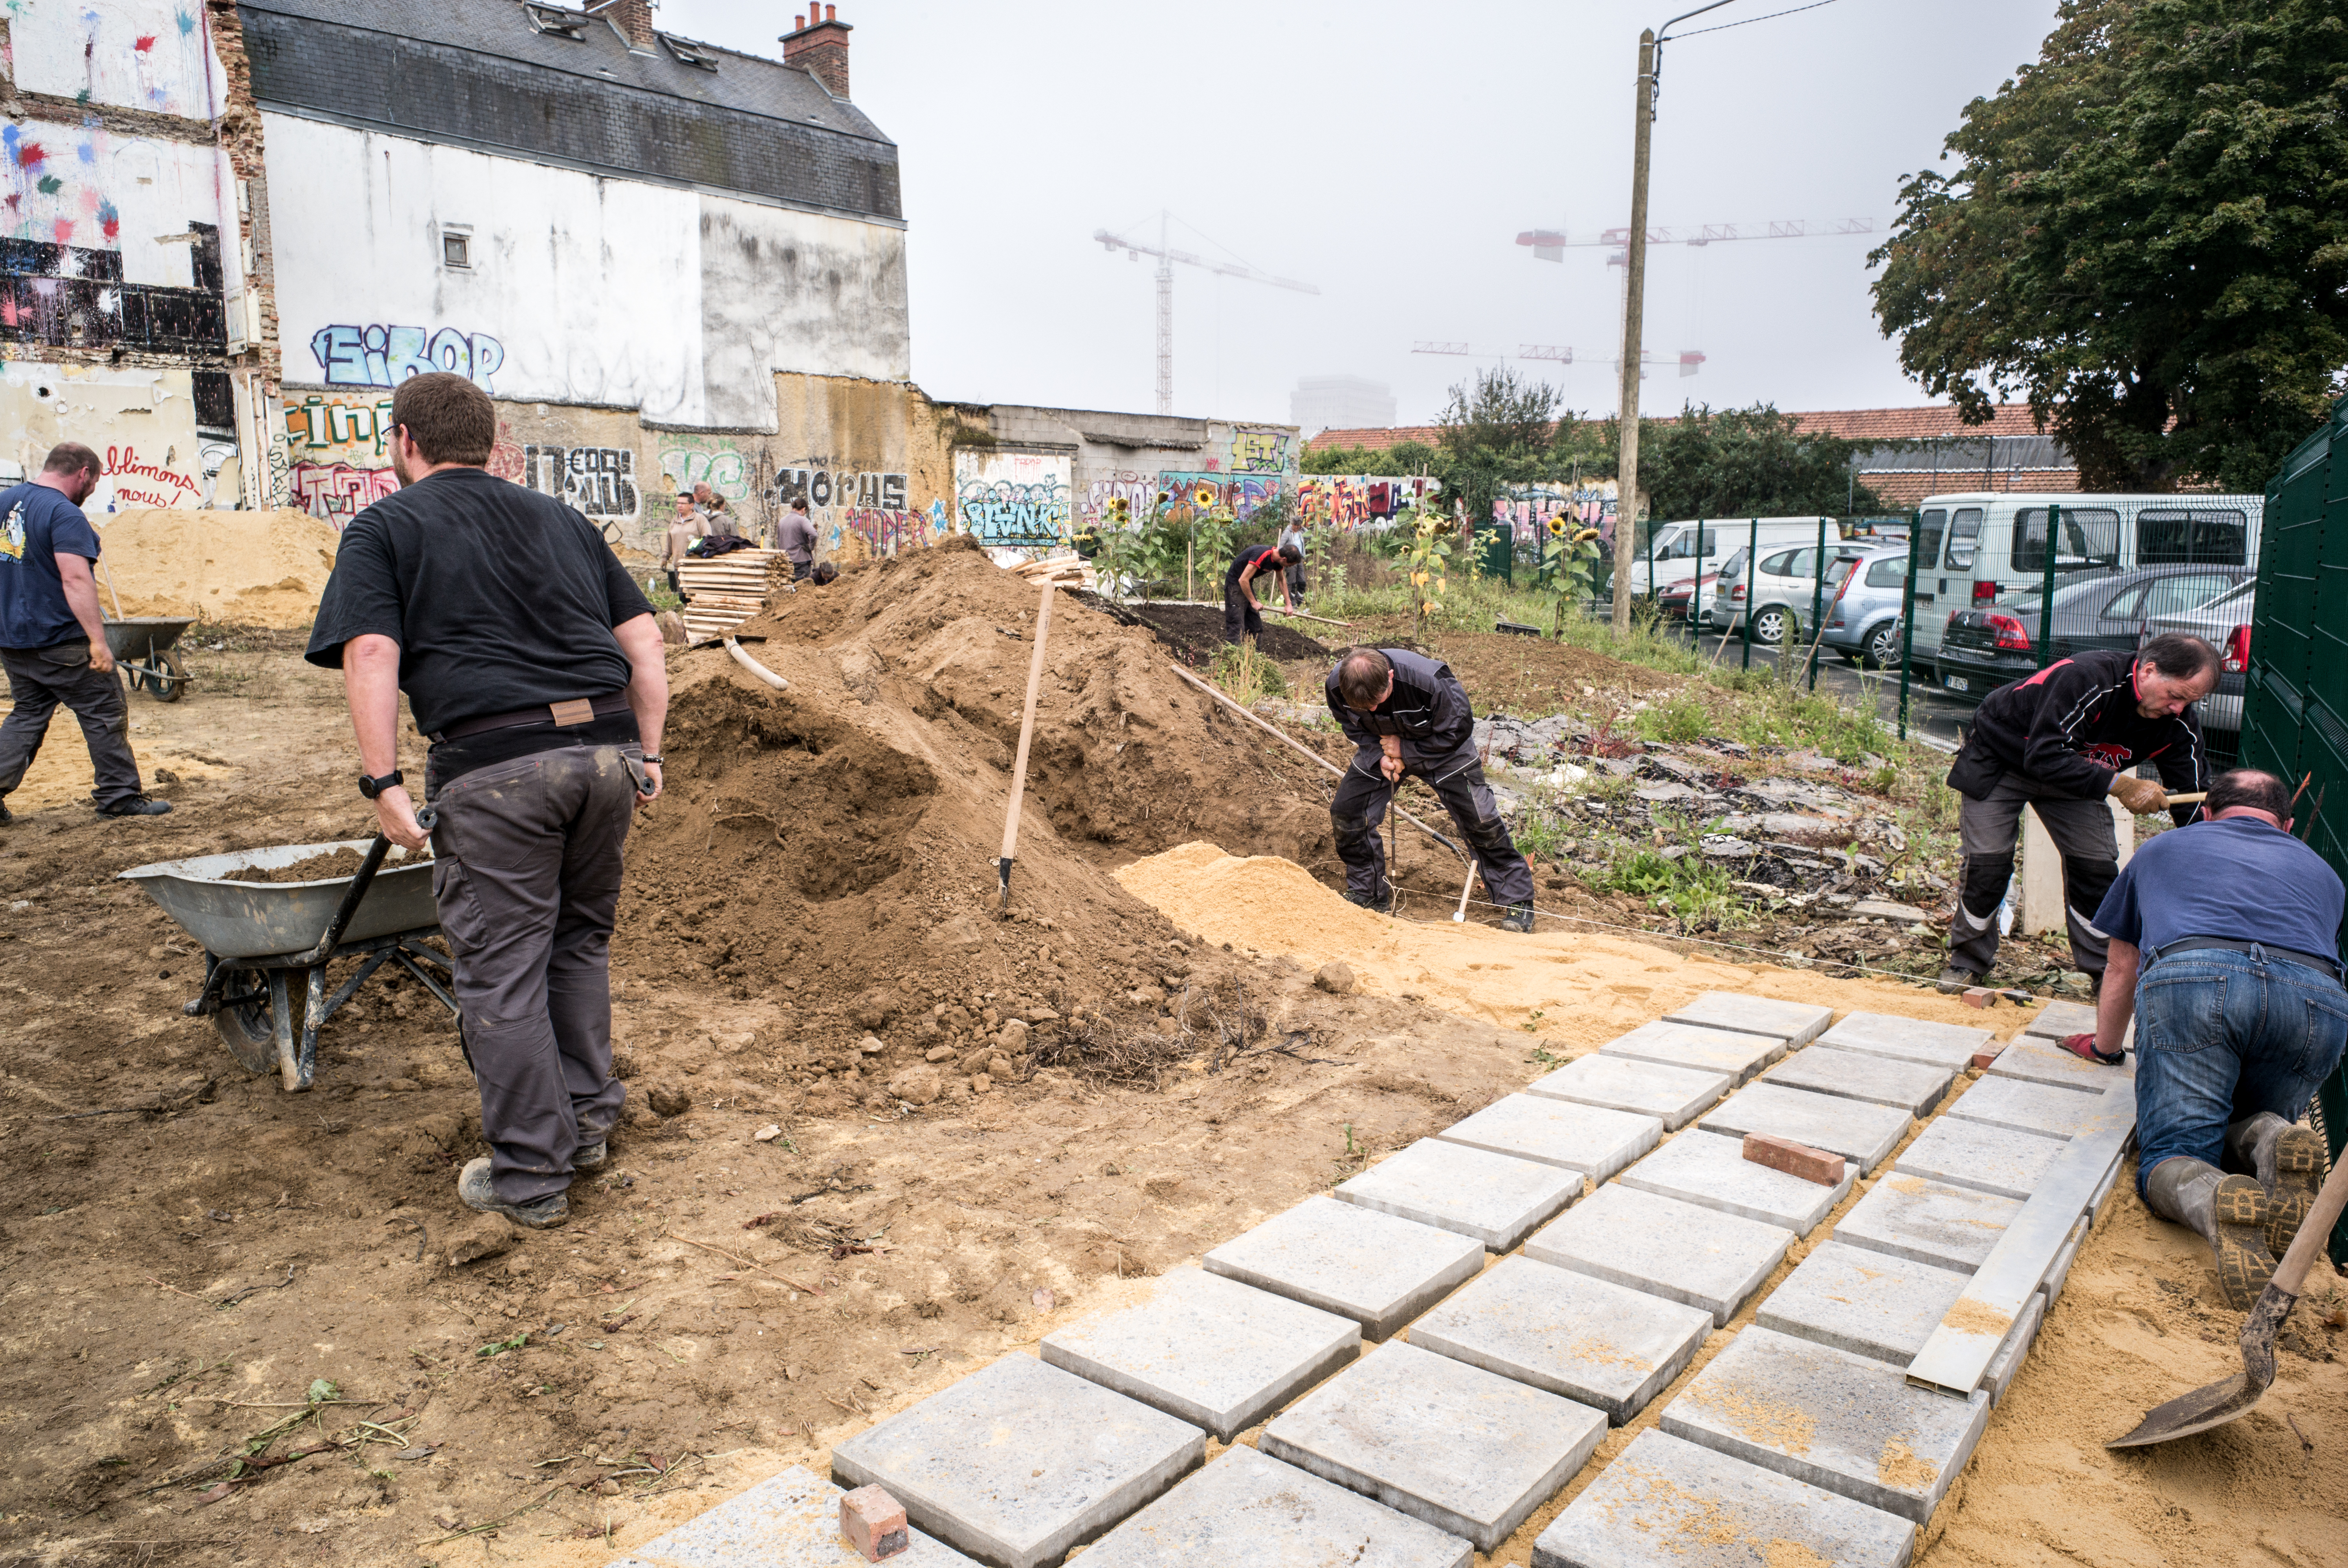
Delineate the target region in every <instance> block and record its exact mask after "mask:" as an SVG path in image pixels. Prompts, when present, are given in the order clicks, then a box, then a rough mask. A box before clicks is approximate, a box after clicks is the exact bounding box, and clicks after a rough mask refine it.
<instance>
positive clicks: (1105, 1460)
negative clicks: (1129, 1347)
mask: <svg viewBox="0 0 2348 1568" xmlns="http://www.w3.org/2000/svg"><path fill="white" fill-rule="evenodd" d="M1206 1450H1207V1434H1206V1433H1205V1432H1203V1431H1200V1430H1199V1429H1198V1428H1197V1427H1194V1426H1192V1425H1190V1424H1189V1422H1187V1421H1179V1420H1177V1419H1174V1418H1173V1417H1172V1416H1169V1415H1167V1414H1165V1413H1164V1412H1162V1411H1159V1410H1153V1409H1150V1408H1149V1407H1148V1405H1145V1404H1143V1403H1141V1402H1140V1401H1139V1400H1138V1399H1127V1398H1126V1397H1125V1396H1124V1395H1122V1394H1118V1393H1114V1392H1112V1391H1110V1390H1109V1389H1104V1388H1102V1387H1101V1386H1100V1385H1099V1384H1097V1383H1092V1382H1087V1381H1086V1379H1084V1378H1079V1377H1077V1376H1076V1374H1075V1373H1073V1372H1064V1371H1062V1370H1061V1369H1060V1368H1057V1367H1047V1366H1045V1364H1044V1363H1043V1362H1041V1361H1038V1360H1036V1359H1035V1358H1033V1357H1030V1356H1020V1355H1011V1356H1005V1357H1004V1358H1002V1359H1001V1360H999V1361H996V1362H994V1363H993V1364H991V1365H989V1366H986V1367H982V1368H979V1369H978V1370H977V1371H975V1372H973V1373H972V1374H971V1375H970V1376H969V1377H967V1378H963V1379H962V1380H961V1381H960V1382H958V1383H953V1384H949V1385H948V1386H947V1387H946V1388H944V1389H941V1390H940V1391H938V1392H937V1393H934V1394H932V1395H931V1396H930V1397H929V1398H928V1399H923V1400H922V1402H921V1403H920V1404H917V1405H914V1406H912V1407H911V1409H904V1410H900V1411H899V1412H898V1413H897V1414H895V1415H893V1416H891V1417H890V1418H889V1419H887V1420H884V1421H881V1422H880V1423H879V1424H878V1425H875V1426H871V1427H867V1428H866V1429H865V1430H863V1431H861V1432H859V1433H858V1434H857V1435H856V1436H854V1437H852V1438H850V1439H849V1440H847V1441H846V1442H844V1443H841V1444H840V1445H839V1446H838V1447H837V1448H835V1449H833V1450H831V1470H832V1475H833V1477H834V1478H835V1479H836V1480H838V1481H842V1482H844V1483H846V1484H848V1485H850V1486H885V1487H887V1488H888V1489H889V1493H890V1495H891V1496H892V1497H894V1498H895V1499H896V1500H897V1501H900V1502H901V1503H903V1504H904V1505H905V1512H906V1513H907V1514H909V1515H911V1518H912V1521H913V1523H914V1524H915V1525H917V1526H919V1527H920V1528H921V1529H922V1530H925V1531H928V1532H930V1533H931V1534H932V1535H936V1536H938V1537H940V1538H941V1539H942V1540H944V1541H945V1542H948V1543H949V1544H951V1545H953V1546H955V1547H958V1548H960V1549H961V1550H962V1551H963V1552H966V1553H970V1554H971V1555H972V1556H973V1557H981V1558H983V1559H985V1560H986V1561H987V1562H989V1563H994V1564H995V1565H996V1568H1041V1565H1042V1564H1045V1563H1057V1562H1059V1561H1060V1559H1061V1558H1062V1557H1063V1556H1064V1555H1066V1553H1067V1551H1068V1549H1069V1548H1070V1547H1072V1546H1075V1545H1076V1544H1078V1543H1079V1542H1086V1541H1089V1540H1091V1539H1092V1538H1093V1537H1094V1536H1096V1535H1098V1534H1099V1533H1100V1532H1103V1531H1105V1530H1107V1528H1108V1527H1109V1526H1111V1525H1113V1524H1115V1523H1116V1522H1117V1521H1118V1520H1120V1519H1123V1518H1124V1517H1125V1516H1126V1515H1127V1514H1128V1513H1131V1512H1133V1511H1134V1510H1135V1509H1138V1508H1139V1507H1140V1506H1141V1505H1142V1504H1143V1503H1145V1502H1148V1501H1149V1500H1150V1499H1151V1498H1154V1497H1156V1496H1157V1495H1158V1494H1159V1492H1161V1491H1165V1490H1166V1489H1167V1488H1168V1487H1169V1486H1171V1485H1173V1484H1174V1481H1176V1479H1177V1478H1179V1476H1181V1475H1182V1474H1183V1472H1184V1471H1189V1470H1190V1469H1192V1468H1194V1467H1195V1466H1196V1465H1197V1464H1198V1463H1199V1461H1200V1460H1201V1459H1203V1458H1204V1457H1205V1456H1206Z"/></svg>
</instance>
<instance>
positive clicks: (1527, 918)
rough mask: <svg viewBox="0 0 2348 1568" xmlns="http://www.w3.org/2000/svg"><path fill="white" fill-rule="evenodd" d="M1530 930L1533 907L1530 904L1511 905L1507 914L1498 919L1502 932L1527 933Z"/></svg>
mask: <svg viewBox="0 0 2348 1568" xmlns="http://www.w3.org/2000/svg"><path fill="white" fill-rule="evenodd" d="M1532 928H1533V907H1532V906H1531V905H1530V904H1511V905H1509V912H1508V913H1507V914H1505V915H1503V916H1501V917H1500V929H1501V930H1503V931H1518V932H1529V931H1530V930H1531V929H1532Z"/></svg>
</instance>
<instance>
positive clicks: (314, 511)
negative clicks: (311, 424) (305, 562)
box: [293, 463, 399, 528]
mask: <svg viewBox="0 0 2348 1568" xmlns="http://www.w3.org/2000/svg"><path fill="white" fill-rule="evenodd" d="M398 488H399V476H398V475H396V474H394V473H393V472H392V471H391V470H390V469H389V468H355V467H353V466H351V465H349V464H347V463H296V464H294V465H293V504H294V505H295V506H297V507H301V508H302V509H303V510H304V511H305V512H307V513H309V514H310V515H311V516H312V517H314V518H319V519H320V520H321V521H324V522H329V523H332V524H334V525H335V527H336V528H342V527H344V526H345V524H347V523H348V522H349V521H350V520H351V519H352V518H355V517H356V516H358V515H359V514H360V513H361V512H363V511H365V510H366V509H367V507H371V506H373V505H374V504H375V503H376V502H377V501H380V500H382V499H383V498H384V497H386V496H388V495H390V494H391V493H392V492H393V491H394V490H396V489H398Z"/></svg>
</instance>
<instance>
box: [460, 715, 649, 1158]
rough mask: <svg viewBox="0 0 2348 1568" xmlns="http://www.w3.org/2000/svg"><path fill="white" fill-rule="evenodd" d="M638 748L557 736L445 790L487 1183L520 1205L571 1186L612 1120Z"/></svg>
mask: <svg viewBox="0 0 2348 1568" xmlns="http://www.w3.org/2000/svg"><path fill="white" fill-rule="evenodd" d="M642 754H643V751H642V748H641V747H638V746H636V745H634V744H633V743H631V744H629V745H627V746H625V747H622V746H560V747H555V748H553V749H551V750H549V751H543V752H533V753H530V755H528V756H525V757H516V758H514V759H513V760H511V761H510V762H503V763H496V764H491V765H489V766H488V767H485V768H480V769H477V770H476V771H474V772H472V773H469V774H461V775H459V776H458V777H457V778H455V779H453V780H451V781H449V782H448V784H444V785H442V786H441V788H440V791H439V794H438V795H437V796H436V797H435V800H434V804H436V805H438V807H439V808H440V820H439V822H438V824H436V825H434V828H433V834H432V844H433V850H434V853H435V854H436V855H437V856H438V860H437V862H436V863H435V865H434V866H433V870H432V897H433V898H434V899H435V900H436V901H437V902H438V905H439V908H440V928H441V929H442V930H444V931H446V932H447V933H448V943H449V947H450V948H452V949H453V950H454V952H455V954H456V958H457V965H456V968H457V1001H458V1005H459V1006H460V1007H461V1008H462V1009H464V1031H465V1045H466V1049H467V1050H469V1052H470V1053H471V1056H472V1061H473V1075H474V1077H475V1079H476V1080H477V1081H479V1085H480V1091H481V1136H482V1137H483V1138H484V1139H486V1140H487V1141H488V1143H489V1152H490V1164H489V1182H490V1184H491V1185H492V1186H494V1187H495V1188H496V1189H497V1194H498V1196H499V1197H500V1198H503V1199H504V1200H505V1201H506V1202H508V1203H514V1204H526V1203H529V1202H530V1201H531V1200H533V1199H536V1198H542V1197H544V1196H546V1195H547V1194H550V1193H559V1192H561V1191H562V1190H563V1189H564V1188H566V1187H568V1186H570V1185H571V1158H572V1154H573V1153H576V1152H577V1151H578V1148H579V1146H580V1145H581V1144H582V1143H593V1142H594V1141H595V1140H596V1139H597V1138H599V1137H602V1135H603V1133H604V1132H606V1131H607V1130H608V1129H609V1128H610V1127H611V1125H612V1124H613V1122H616V1121H618V1120H619V1116H620V1107H621V1105H622V1103H623V1102H624V1101H625V1100H626V1098H627V1086H626V1085H625V1084H623V1083H622V1082H621V1081H619V1080H617V1079H615V1078H613V1077H612V1075H611V1073H612V992H611V948H612V920H613V912H614V911H615V910H616V909H617V907H618V906H619V902H620V871H621V852H622V850H623V849H624V848H625V847H626V845H627V842H628V825H629V822H630V820H631V818H632V816H633V813H634V811H635V803H636V785H635V777H634V774H633V773H632V771H631V764H632V762H633V759H634V758H635V757H638V756H641V755H642Z"/></svg>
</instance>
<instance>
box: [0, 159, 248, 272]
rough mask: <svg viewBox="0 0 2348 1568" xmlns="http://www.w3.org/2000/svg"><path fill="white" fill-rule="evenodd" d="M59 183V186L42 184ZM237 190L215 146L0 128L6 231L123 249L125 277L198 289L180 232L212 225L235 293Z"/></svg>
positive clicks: (0, 181) (2, 228)
mask: <svg viewBox="0 0 2348 1568" xmlns="http://www.w3.org/2000/svg"><path fill="white" fill-rule="evenodd" d="M52 182H54V184H55V187H56V189H54V190H45V189H43V187H44V186H45V185H47V184H50V183H52ZM235 189H236V188H235V184H234V180H233V177H232V174H231V172H230V169H229V164H228V155H227V154H226V153H224V152H222V151H221V150H220V149H218V148H213V147H201V146H197V145H194V144H192V143H189V142H180V141H157V140H150V139H149V138H145V137H135V136H117V135H115V134H114V133H112V132H110V131H108V130H105V129H103V128H99V127H96V126H92V127H88V128H85V127H82V126H77V125H64V124H60V123H58V122H57V121H55V120H37V119H36V120H26V121H25V122H24V123H23V124H21V125H9V126H5V127H0V191H5V194H6V195H7V196H8V197H10V198H12V199H13V200H10V202H9V203H8V207H7V210H6V212H5V221H4V222H0V231H5V232H6V233H7V234H9V235H10V236H12V237H13V238H15V239H20V240H41V241H47V242H49V243H51V244H59V245H74V246H79V247H82V248H84V249H88V250H93V251H121V252H122V277H123V281H124V282H130V283H160V284H166V285H169V286H170V287H173V288H180V289H184V288H189V287H191V286H193V284H194V282H195V272H194V263H193V259H192V251H191V247H190V246H189V244H188V243H187V242H186V241H182V240H179V239H177V238H175V237H176V236H180V235H184V234H186V233H188V232H189V229H188V225H189V224H190V223H210V224H211V225H213V226H214V227H215V228H217V229H219V230H220V231H221V267H222V269H223V270H224V272H225V273H226V275H227V282H228V290H229V292H230V293H231V294H234V293H235V292H237V291H238V290H239V289H240V288H241V287H242V280H241V278H240V277H239V252H240V249H241V247H240V246H239V245H238V242H237V220H236V200H235V196H234V191H235ZM159 241H160V242H159Z"/></svg>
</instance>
